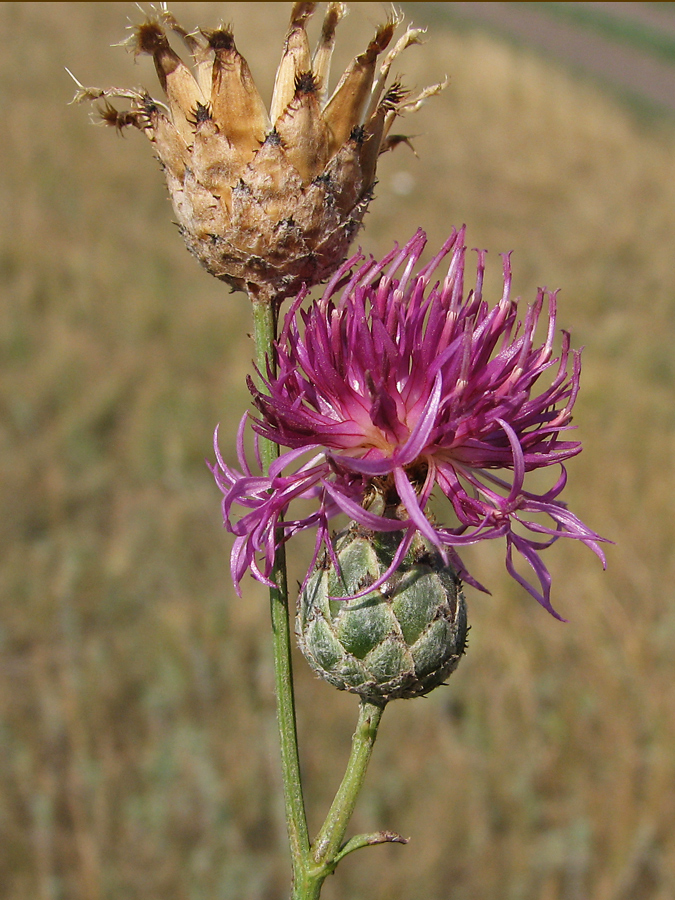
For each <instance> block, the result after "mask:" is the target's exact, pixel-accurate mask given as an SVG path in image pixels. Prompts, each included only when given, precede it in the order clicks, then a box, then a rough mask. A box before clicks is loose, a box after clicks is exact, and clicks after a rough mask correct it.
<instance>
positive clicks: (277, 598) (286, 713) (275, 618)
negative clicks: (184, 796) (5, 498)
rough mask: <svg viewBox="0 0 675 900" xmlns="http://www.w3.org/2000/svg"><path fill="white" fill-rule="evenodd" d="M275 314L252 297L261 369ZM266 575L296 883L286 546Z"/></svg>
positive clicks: (297, 816) (273, 453)
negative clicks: (269, 576)
mask: <svg viewBox="0 0 675 900" xmlns="http://www.w3.org/2000/svg"><path fill="white" fill-rule="evenodd" d="M276 318H277V317H276V312H275V306H274V303H273V302H270V301H269V300H268V299H265V298H263V299H261V300H255V299H254V300H253V323H254V334H255V346H256V363H257V365H258V369H259V370H260V372H262V373H263V374H265V373H266V367H267V359H268V357H269V358H270V359H272V346H273V343H274V340H275V338H276V324H277V323H276ZM260 455H261V457H262V463H263V467H264V469H265V471H267V470H268V469H269V467H270V465H271V464H272V463H273V462H274V460H275V459H277V457H278V456H279V447H278V445H277V444H274V443H272V442H271V441H267V440H261V441H260ZM271 579H272V581H273V582H274V583H275V584H276V585H277V587H276V588H270V610H271V616H272V647H273V652H274V681H275V689H276V696H277V721H278V725H279V742H280V745H281V768H282V777H283V784H284V804H285V809H286V825H287V828H288V838H289V842H290V848H291V860H292V864H293V883H294V885H296V886H297V885H300V884H301V883H302V882H303V881H304V880H305V877H304V876H305V870H306V867H307V860H308V855H309V833H308V830H307V817H306V815H305V802H304V799H303V796H302V783H301V780H300V757H299V754H298V733H297V726H296V721H295V698H294V695H293V665H292V661H291V628H290V620H289V611H288V582H287V576H286V552H285V548H284V547H283V546H280V547H279V548H278V550H277V553H276V557H275V561H274V568H273V570H272V574H271ZM294 896H295V894H294ZM298 896H299V897H300V896H302V895H298Z"/></svg>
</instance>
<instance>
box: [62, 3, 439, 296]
mask: <svg viewBox="0 0 675 900" xmlns="http://www.w3.org/2000/svg"><path fill="white" fill-rule="evenodd" d="M316 6H317V4H316V3H294V4H293V7H292V11H291V21H290V26H289V30H288V33H287V35H286V39H285V42H284V48H283V52H282V57H281V62H280V64H279V67H278V70H277V75H276V79H275V85H274V92H273V95H272V100H271V104H270V112H269V114H268V112H267V109H266V107H265V104H264V103H263V101H262V99H261V97H260V94H259V93H258V89H257V87H256V85H255V82H254V81H253V78H252V76H251V72H250V70H249V67H248V64H247V62H246V60H245V59H244V57H243V56H242V55H241V54H240V53H239V51H238V49H237V46H236V44H235V40H234V35H233V33H232V29H231V28H228V27H221V28H218V29H215V30H206V29H201V30H199V31H198V32H195V33H188V32H187V31H186V30H185V29H184V28H183V27H182V26H181V25H179V23H178V22H177V21H176V19H175V18H174V17H173V15H172V14H171V13H170V12H169V11H168V9H167V8H166V6H165V5H164V4H162V6H161V7H160V10H159V13H155V14H154V15H153V16H151V17H149V18H148V19H147V20H146V21H145V22H144V23H143V24H141V25H139V26H138V27H136V28H135V29H134V31H133V34H132V36H131V38H130V39H129V41H128V42H127V44H128V47H129V49H130V50H131V51H132V52H133V53H134V54H135V55H138V54H148V55H150V56H152V57H153V60H154V63H155V68H156V70H157V75H158V78H159V82H160V85H161V87H162V90H163V91H164V94H165V96H166V102H165V103H161V102H159V101H154V100H152V99H151V97H150V96H149V95H148V94H147V93H146V92H145V91H128V90H126V91H125V90H118V89H114V88H113V89H108V90H101V89H98V88H85V87H83V86H82V85H80V84H79V82H78V91H77V94H76V96H75V100H76V101H83V100H89V101H102V102H103V104H104V105H102V106H101V105H100V104H99V106H98V107H97V111H98V113H99V116H100V118H101V120H102V121H103V122H104V123H106V124H109V125H112V126H113V127H115V128H117V129H118V130H119V131H121V130H123V129H124V128H127V127H129V126H133V127H135V128H137V129H139V130H141V131H143V132H145V134H146V135H147V137H148V138H149V139H150V141H151V142H152V143H153V144H154V146H155V149H156V151H157V155H158V157H159V159H160V162H161V163H162V166H163V168H164V172H165V175H166V179H167V184H168V187H169V192H170V195H171V200H172V202H173V206H174V209H175V212H176V216H177V218H178V223H179V227H180V230H181V232H182V234H183V237H184V238H185V242H186V244H187V246H188V248H189V249H190V251H191V252H192V253H193V254H194V255H195V256H196V257H197V259H198V260H199V261H200V262H201V263H202V265H203V266H204V267H205V268H206V269H207V270H208V271H209V272H210V273H211V274H212V275H215V276H216V277H217V278H220V279H222V280H223V281H225V282H227V283H228V284H230V285H231V286H232V287H233V288H235V289H240V290H245V291H247V292H248V293H249V294H250V295H252V296H257V297H267V298H270V300H272V299H273V300H274V302H277V303H279V302H280V301H281V300H283V299H284V297H287V296H289V295H292V294H295V293H297V292H298V290H299V289H300V287H301V285H302V284H303V283H305V284H307V285H308V286H311V285H314V284H317V283H319V282H321V281H323V280H325V279H326V278H328V277H330V276H331V275H332V274H333V273H334V272H335V271H336V269H337V268H338V266H339V265H340V264H341V263H342V261H343V259H344V257H345V255H346V252H347V250H348V247H349V244H350V242H351V240H352V238H353V237H354V235H355V234H356V232H357V230H358V228H359V227H360V225H361V222H362V220H363V216H364V214H365V212H366V209H367V207H368V204H369V202H370V200H371V198H372V191H373V185H374V183H375V170H376V165H377V158H378V156H379V155H380V154H381V153H382V152H384V151H385V150H387V149H390V148H391V147H393V146H395V145H396V144H397V143H400V142H401V140H405V138H402V137H401V136H393V135H392V136H390V135H389V132H390V129H391V126H392V124H393V122H394V120H395V118H396V117H397V116H399V115H401V114H402V113H404V112H406V111H414V110H415V109H417V108H418V106H419V105H420V104H421V102H422V101H423V100H424V99H426V98H427V97H429V96H431V95H433V94H435V93H438V91H440V90H441V89H442V88H443V87H444V84H437V85H433V86H431V87H430V88H427V89H425V91H423V92H422V93H421V94H420V95H419V96H417V97H414V98H410V97H409V95H408V94H407V92H406V91H404V90H403V89H402V88H401V87H400V85H398V84H396V85H393V86H391V87H389V88H388V89H387V87H386V79H387V76H388V74H389V71H390V69H391V66H392V63H393V61H394V60H395V59H396V57H397V56H398V55H399V54H400V53H401V52H402V51H403V50H405V49H406V48H407V47H408V46H410V45H411V44H414V43H419V35H420V31H419V30H416V29H408V31H406V33H405V34H404V35H403V37H402V38H401V39H400V40H399V41H398V42H397V43H396V44H395V45H394V47H393V49H391V50H390V51H389V52H388V53H387V54H386V56H385V57H384V58H382V55H383V54H384V52H385V50H386V49H387V47H388V46H389V45H390V43H391V41H392V39H393V36H394V33H395V30H396V27H397V26H398V25H399V24H400V20H399V19H398V18H397V17H393V18H391V19H389V20H388V21H387V22H386V23H385V24H384V25H382V26H381V27H380V28H378V30H377V33H376V35H375V37H374V38H373V39H372V40H371V41H370V43H369V44H368V46H367V48H366V50H365V51H364V52H363V53H361V54H359V55H358V56H356V57H355V58H354V60H353V61H352V63H351V64H350V65H349V67H348V68H347V71H346V72H345V73H344V75H343V76H342V78H341V79H340V81H339V83H338V85H337V87H336V88H335V91H334V92H333V94H332V96H328V93H327V87H328V78H329V71H330V62H331V56H332V52H333V46H334V43H335V32H336V29H337V26H338V25H339V23H340V20H341V19H342V18H343V16H344V14H345V11H346V7H345V4H343V3H329V4H327V9H326V13H325V17H324V22H323V27H322V31H321V36H320V38H319V42H318V46H317V47H316V50H315V51H314V54H313V55H312V54H311V53H310V47H309V41H308V38H307V32H306V24H307V21H308V19H309V18H310V16H311V15H312V14H313V13H314V10H315V7H316ZM167 31H169V32H172V33H173V34H174V35H177V36H178V37H179V38H180V39H181V41H182V42H183V43H184V44H185V46H186V47H187V50H188V51H189V54H190V57H191V65H190V66H188V65H187V64H186V63H185V62H183V60H182V59H181V57H180V56H179V55H178V53H177V52H176V51H175V50H174V49H173V47H172V46H171V43H170V41H169V36H168V34H167ZM113 98H117V99H124V100H126V101H128V104H129V107H130V108H129V109H128V110H126V111H120V112H118V110H117V109H116V108H115V107H114V106H113V105H112V103H111V102H110V100H111V99H113Z"/></svg>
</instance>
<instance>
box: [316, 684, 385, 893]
mask: <svg viewBox="0 0 675 900" xmlns="http://www.w3.org/2000/svg"><path fill="white" fill-rule="evenodd" d="M383 712H384V705H379V704H376V703H370V702H369V701H368V700H361V703H360V705H359V720H358V722H357V724H356V731H355V732H354V736H353V738H352V752H351V754H350V756H349V762H348V763H347V770H346V771H345V774H344V778H343V779H342V784H341V785H340V787H339V788H338V792H337V794H336V795H335V799H334V800H333V805H332V806H331V808H330V810H329V811H328V815H327V816H326V821H325V822H324V824H323V827H322V828H321V831H320V832H319V834H318V837H317V839H316V840H315V841H314V843H313V845H312V856H313V857H314V862H315V864H317V865H318V866H321V867H328V868H329V870H330V871H332V870H333V869H334V868H335V866H336V865H337V863H336V861H335V857H336V856H337V855H338V853H339V851H340V848H341V845H342V842H343V840H344V836H345V832H346V830H347V825H348V824H349V820H350V819H351V816H352V813H353V812H354V807H355V806H356V798H357V797H358V795H359V791H360V790H361V788H362V786H363V781H364V779H365V777H366V769H367V768H368V763H369V762H370V756H371V753H372V752H373V746H374V744H375V738H376V737H377V729H378V726H379V724H380V719H381V718H382V713H383ZM324 877H325V876H324Z"/></svg>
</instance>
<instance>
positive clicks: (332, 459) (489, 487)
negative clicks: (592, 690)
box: [215, 229, 604, 618]
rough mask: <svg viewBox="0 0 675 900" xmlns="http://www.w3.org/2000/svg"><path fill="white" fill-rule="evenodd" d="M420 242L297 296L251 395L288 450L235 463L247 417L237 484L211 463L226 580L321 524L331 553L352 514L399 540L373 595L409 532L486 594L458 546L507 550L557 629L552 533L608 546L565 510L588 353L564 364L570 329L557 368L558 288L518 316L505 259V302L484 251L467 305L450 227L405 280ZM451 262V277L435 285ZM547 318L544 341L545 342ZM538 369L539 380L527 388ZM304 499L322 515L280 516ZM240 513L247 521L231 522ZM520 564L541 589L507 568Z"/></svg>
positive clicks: (263, 575) (264, 425)
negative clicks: (547, 483)
mask: <svg viewBox="0 0 675 900" xmlns="http://www.w3.org/2000/svg"><path fill="white" fill-rule="evenodd" d="M425 243H426V237H425V235H424V233H423V232H422V231H418V232H417V234H415V236H414V237H413V238H412V240H410V241H409V243H408V244H407V245H406V246H405V247H404V248H403V249H398V248H395V249H394V250H393V251H392V252H391V253H389V255H388V256H386V257H385V258H384V259H383V260H382V261H381V262H377V261H375V260H374V259H371V260H369V261H366V262H363V257H361V256H355V257H353V258H352V259H351V260H349V262H348V263H346V264H345V265H344V266H343V268H342V269H341V270H340V271H338V272H337V273H336V275H335V276H334V278H333V279H332V281H331V283H330V284H329V285H328V286H327V288H326V291H325V293H324V295H323V297H322V298H321V299H320V300H318V301H316V302H314V303H313V304H312V305H311V306H310V308H309V310H307V311H303V310H302V309H301V302H302V300H303V294H301V295H300V296H299V297H298V298H297V300H296V301H295V302H294V304H293V305H292V307H291V308H290V310H289V312H288V314H287V316H286V319H285V323H284V327H283V331H282V334H281V337H280V340H279V342H278V346H277V365H278V374H277V375H276V376H273V375H272V372H271V369H270V371H268V372H267V373H266V378H265V381H264V383H265V388H266V392H263V391H260V390H258V389H257V388H255V387H254V386H253V384H252V383H251V390H252V392H253V395H254V399H255V403H256V406H257V407H258V410H259V412H260V417H259V418H257V419H254V420H253V427H254V429H255V431H256V432H257V433H258V434H260V435H262V436H264V437H266V438H269V439H270V440H272V441H275V442H277V443H279V444H281V445H283V446H285V447H288V448H290V449H289V450H288V451H287V452H285V453H284V454H282V456H281V457H280V458H279V459H278V460H277V461H276V462H275V463H274V465H273V466H272V468H271V470H270V474H269V476H267V477H261V476H256V475H253V474H252V473H251V470H250V468H249V466H248V464H247V462H246V459H245V456H244V450H243V441H244V429H245V420H243V421H242V425H241V427H240V434H239V459H240V464H241V467H242V471H240V472H239V471H236V470H235V469H233V468H231V467H230V466H228V465H226V464H225V462H224V461H223V459H222V457H221V456H220V454H218V467H217V468H216V470H215V475H216V479H217V481H218V484H219V485H220V487H221V490H222V491H223V493H224V495H225V496H224V500H223V512H224V517H225V522H226V524H227V526H228V528H229V529H230V530H231V531H232V532H233V533H234V534H235V535H236V541H235V544H234V548H233V552H232V571H233V576H234V578H235V580H236V581H237V582H238V581H239V580H240V579H241V577H242V576H243V574H244V572H245V571H246V569H247V568H249V567H250V568H251V570H252V572H253V574H254V575H255V576H256V577H257V578H259V579H261V580H263V581H265V580H268V578H269V573H270V571H271V566H272V561H273V557H274V551H275V547H276V543H277V541H279V540H285V539H287V538H288V537H289V536H291V535H292V534H294V533H296V532H297V531H300V530H302V529H305V528H310V527H316V529H317V544H316V547H317V553H318V551H319V548H320V546H321V544H324V543H325V544H326V545H327V546H328V547H329V552H330V546H331V541H330V531H329V520H330V519H331V518H332V517H333V516H335V515H336V514H338V513H345V514H346V515H347V516H348V517H349V518H350V519H352V520H353V521H355V522H357V523H359V524H360V525H362V526H363V527H364V528H368V529H371V530H373V531H381V532H386V531H394V530H399V531H400V530H401V529H403V531H404V533H405V535H406V536H405V538H404V539H403V540H402V541H401V544H400V547H399V550H398V552H397V553H396V554H395V556H394V558H393V561H392V564H391V566H390V568H389V570H388V572H385V573H384V574H383V576H382V578H381V579H380V581H382V582H383V581H384V580H386V578H387V577H389V575H390V574H391V572H393V571H394V570H395V569H396V567H397V566H398V565H399V563H400V562H401V560H402V559H403V558H404V557H405V554H406V552H407V550H408V548H409V546H410V543H411V541H412V539H413V537H414V535H415V534H416V533H419V534H420V535H422V537H424V538H425V539H426V540H428V541H429V542H430V543H431V544H433V545H434V546H436V547H438V548H439V550H440V551H441V552H442V553H443V554H444V557H445V558H446V559H447V560H448V561H449V562H451V563H452V564H453V565H454V566H455V568H456V569H457V570H458V572H459V573H460V574H461V575H462V577H463V578H464V580H466V581H468V582H469V583H470V584H473V585H474V586H477V587H481V586H480V585H479V584H478V583H477V582H476V581H475V580H474V579H473V578H472V577H471V576H470V575H469V574H468V573H467V572H466V570H465V568H464V567H463V566H462V563H461V561H460V559H459V557H458V555H457V551H458V549H461V547H463V546H466V545H468V544H475V543H477V542H478V541H481V540H487V539H492V538H504V539H505V541H506V566H507V569H508V571H509V573H510V574H511V575H512V576H513V577H514V578H515V579H516V581H518V582H519V583H520V584H521V585H523V586H524V587H525V588H526V589H527V590H528V591H529V592H530V593H531V594H532V595H533V596H534V597H535V598H536V599H537V600H538V601H539V603H541V604H542V606H544V607H545V608H546V609H547V610H549V612H551V613H552V614H553V615H555V616H557V617H558V618H560V616H558V614H557V613H556V612H555V611H554V610H553V608H552V606H551V600H550V588H551V583H550V582H551V579H550V575H549V572H548V570H547V568H546V566H545V564H544V563H543V561H542V559H541V552H542V551H543V550H544V549H546V548H547V547H548V546H549V545H550V544H552V543H553V542H554V541H555V540H556V539H557V538H559V537H570V538H576V539H577V540H580V541H582V542H583V543H584V544H586V545H587V546H588V547H590V548H591V549H592V550H593V551H594V552H595V553H596V554H597V555H598V556H599V557H600V559H601V560H603V564H604V557H603V554H602V551H601V549H600V546H599V542H600V541H602V540H603V539H602V538H601V537H600V536H599V535H597V534H596V533H594V532H593V531H591V530H590V529H589V528H587V527H586V526H585V525H584V524H583V523H582V522H581V521H580V520H579V519H578V518H577V517H576V516H574V515H573V514H572V513H570V512H569V511H568V510H567V507H566V505H565V504H564V503H563V502H562V501H561V500H560V499H559V496H560V493H561V491H562V490H563V487H564V485H565V481H566V473H565V468H564V466H563V465H562V464H563V461H564V460H566V459H568V458H569V457H572V456H574V455H576V454H577V453H579V452H580V451H581V444H580V443H579V442H577V441H571V440H566V439H564V438H563V435H565V433H566V432H567V431H568V430H569V428H570V427H571V426H570V421H571V416H572V407H573V405H574V401H575V399H576V396H577V392H578V389H579V374H580V365H581V361H580V353H579V351H575V352H571V351H570V338H569V335H568V334H567V333H566V332H563V333H562V347H561V351H560V353H559V355H558V356H557V357H554V353H553V342H554V337H555V333H556V295H555V293H547V292H546V291H544V290H540V291H539V293H538V296H537V298H536V300H535V302H534V303H533V304H532V305H531V306H529V307H528V308H527V310H526V312H525V314H524V316H523V317H522V318H519V310H518V303H517V301H516V300H514V299H512V298H511V296H510V283H511V269H510V261H509V257H508V256H504V257H503V268H504V290H503V294H502V297H501V300H500V301H499V302H498V303H497V304H496V305H495V306H493V307H492V308H490V307H489V306H488V304H487V302H486V301H485V300H483V297H482V283H483V273H484V253H482V252H479V253H478V269H477V278H476V284H475V287H474V289H473V290H471V291H469V293H468V294H467V295H465V293H464V265H465V254H466V248H465V246H464V230H463V229H462V230H461V231H460V232H453V234H452V235H451V237H450V238H449V239H448V240H447V241H446V243H445V244H444V245H443V247H442V249H441V251H440V252H439V253H438V254H437V255H436V256H435V257H434V258H433V259H432V260H431V262H430V263H429V264H428V265H426V266H425V267H424V268H422V269H421V270H420V271H419V272H418V273H417V274H416V275H414V274H413V270H414V267H415V265H416V263H417V262H418V260H419V258H420V255H421V253H422V250H423V248H424V245H425ZM447 255H449V256H450V263H449V266H448V270H447V274H446V275H445V278H444V279H443V280H442V281H440V282H436V283H432V277H433V275H434V272H435V270H436V269H437V268H438V266H439V264H440V262H441V260H442V259H443V258H444V257H446V256H447ZM357 263H362V264H361V265H360V267H358V268H356V269H355V270H354V271H353V274H352V275H351V277H350V278H349V280H348V283H347V285H346V287H344V288H343V289H342V290H341V292H339V291H338V284H339V283H340V282H341V280H342V279H344V278H345V277H346V276H347V273H348V272H349V269H350V268H351V267H354V266H356V264H357ZM542 318H543V319H544V322H545V323H546V326H547V327H546V335H545V338H544V342H543V344H541V345H537V343H536V341H535V332H536V330H537V325H538V323H539V321H540V319H542ZM544 374H547V375H548V376H549V377H548V378H547V379H546V381H547V385H546V386H545V387H543V388H541V389H540V392H539V393H536V390H535V389H536V387H537V382H539V380H540V379H541V377H542V376H543V375H544ZM303 457H304V459H303ZM552 465H556V466H559V467H560V475H559V477H558V478H557V480H556V481H555V484H553V486H552V487H550V489H549V490H547V491H545V492H544V493H541V494H539V493H534V492H532V491H531V490H526V488H525V480H526V475H527V473H529V472H532V471H533V470H535V469H540V468H544V467H547V466H552ZM434 489H437V490H438V491H440V493H441V494H443V495H444V496H445V497H446V498H447V500H448V501H449V503H450V506H451V509H452V516H451V518H452V521H451V522H449V523H447V524H440V523H438V522H436V521H435V520H434V518H433V517H432V516H431V514H430V511H429V505H430V501H431V498H432V493H433V492H434ZM300 498H305V499H308V498H310V499H313V500H314V501H315V503H316V508H315V510H314V511H313V512H311V513H310V514H309V515H307V516H305V517H304V518H301V519H288V520H286V521H282V516H283V515H284V514H285V513H286V511H287V509H288V507H289V505H290V504H291V502H292V501H294V500H296V499H300ZM236 507H243V508H244V510H247V512H246V513H245V515H243V517H242V518H240V519H239V520H237V519H236V517H235V511H236ZM392 510H396V513H395V515H394V514H392ZM514 552H515V554H516V555H517V556H518V557H520V559H521V562H524V563H525V564H527V565H528V566H529V569H530V570H531V572H533V573H534V578H532V576H531V575H530V576H529V577H525V575H523V574H522V572H521V571H520V568H516V565H515V562H514ZM258 553H262V555H263V558H264V564H263V567H262V569H261V568H260V567H259V566H258V563H257V561H256V554H258ZM377 586H378V585H375V586H373V585H370V586H369V588H368V590H373V589H374V588H375V587H377Z"/></svg>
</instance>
